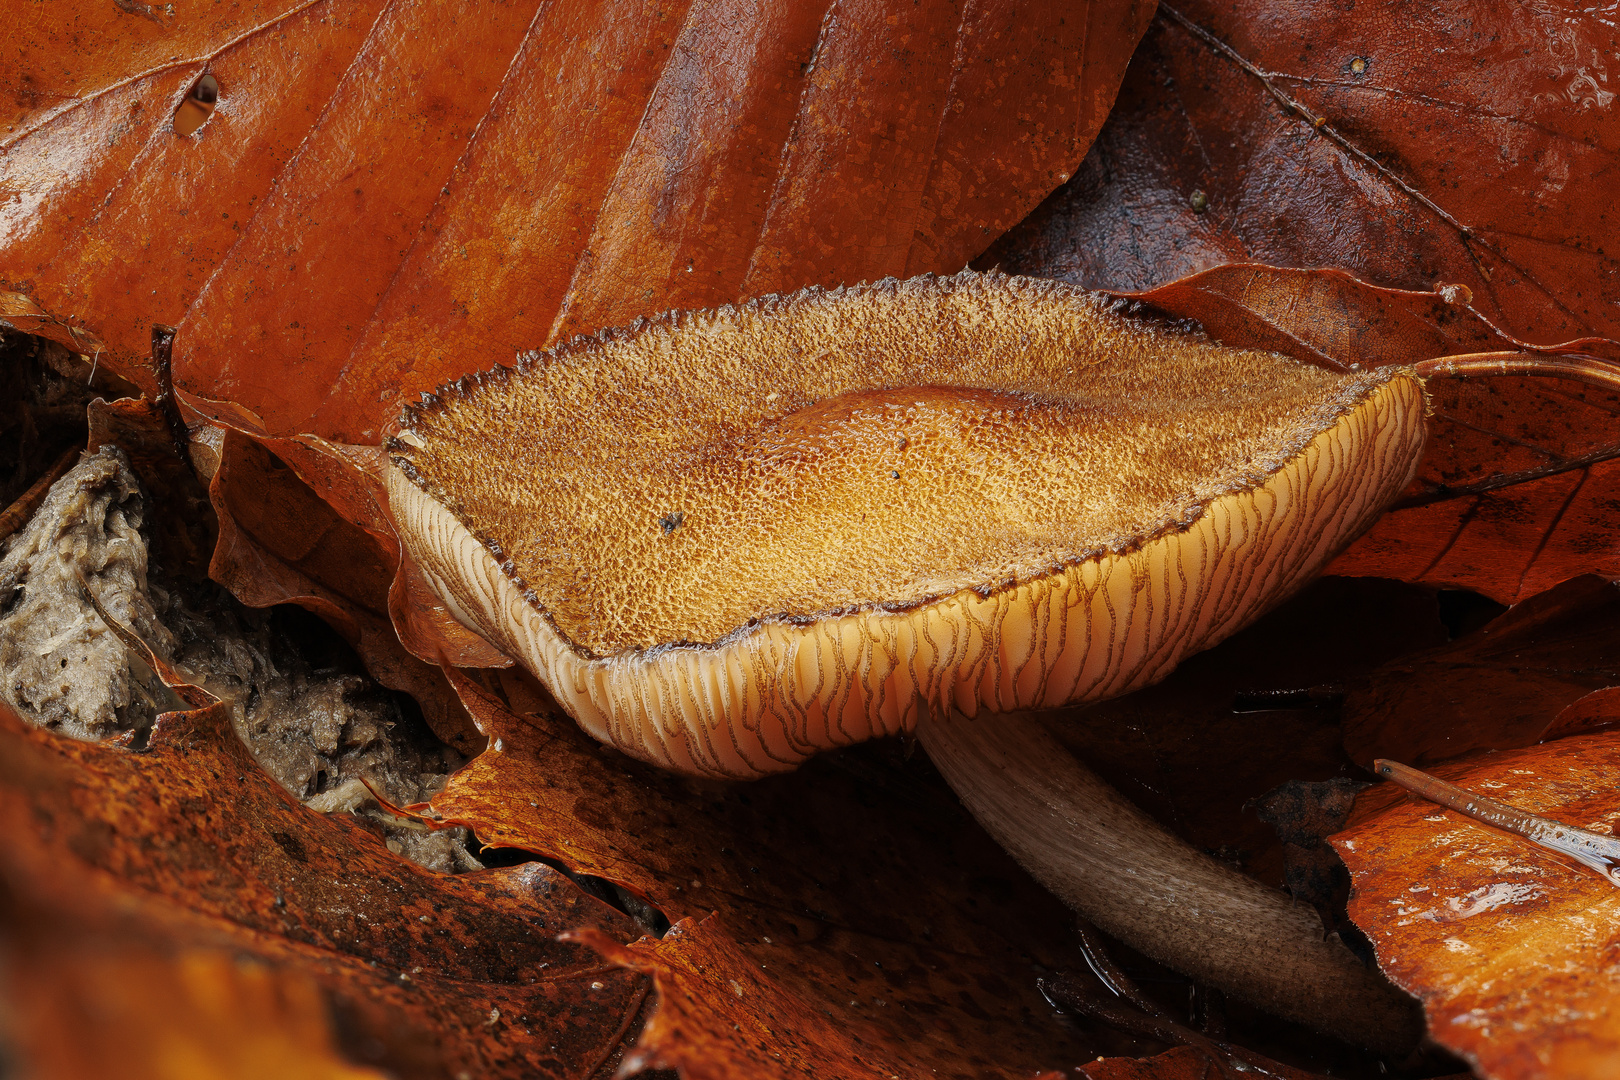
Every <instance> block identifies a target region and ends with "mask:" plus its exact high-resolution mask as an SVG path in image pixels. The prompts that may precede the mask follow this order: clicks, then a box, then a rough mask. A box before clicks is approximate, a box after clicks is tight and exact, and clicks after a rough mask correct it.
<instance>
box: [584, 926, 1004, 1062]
mask: <svg viewBox="0 0 1620 1080" xmlns="http://www.w3.org/2000/svg"><path fill="white" fill-rule="evenodd" d="M569 940H571V941H579V942H582V943H584V944H586V945H589V946H591V947H592V948H594V949H596V950H597V951H598V952H600V953H601V954H602V955H603V956H604V957H606V958H607V959H609V960H612V961H613V962H614V963H617V964H622V965H624V966H625V967H627V968H630V969H631V970H633V971H640V972H643V973H645V974H647V975H650V976H652V978H653V984H654V986H655V987H656V988H657V991H658V1001H659V1007H658V1011H657V1012H656V1013H654V1014H653V1017H652V1019H651V1020H650V1021H648V1023H647V1027H646V1029H645V1031H644V1032H643V1034H642V1037H641V1041H640V1042H639V1043H637V1045H636V1048H635V1049H634V1050H632V1051H631V1052H630V1053H628V1054H626V1055H625V1067H626V1068H627V1069H638V1068H655V1069H679V1070H680V1072H681V1076H682V1077H684V1078H686V1080H731V1078H739V1080H740V1078H743V1077H763V1076H804V1077H815V1078H819V1077H826V1076H870V1077H874V1078H876V1077H894V1076H900V1075H902V1074H903V1071H904V1070H907V1069H908V1065H907V1064H902V1063H901V1062H900V1061H899V1060H897V1059H896V1058H894V1057H892V1056H890V1055H891V1054H892V1052H893V1051H894V1050H895V1049H898V1047H895V1046H891V1045H889V1044H888V1040H886V1039H882V1038H879V1039H877V1040H872V1039H871V1038H870V1035H868V1034H867V1033H865V1032H863V1031H862V1030H861V1029H860V1027H852V1026H850V1025H849V1024H846V1023H841V1022H839V1021H838V1020H836V1019H835V1018H834V1017H833V1015H832V1013H831V1010H827V1009H819V1010H818V1009H816V1008H815V1007H814V999H808V1000H807V999H806V998H805V997H803V996H802V995H796V994H794V993H793V992H792V991H791V990H786V989H785V988H784V987H783V986H782V985H781V984H780V983H778V982H777V980H775V979H773V978H772V977H771V975H770V973H769V970H768V967H769V965H762V964H760V963H759V962H758V961H757V960H756V959H755V958H754V956H752V955H750V954H749V953H748V952H746V951H745V950H744V949H743V948H742V947H740V946H739V945H738V944H737V942H736V941H734V940H733V939H732V937H731V936H730V935H728V934H727V933H726V930H725V927H724V925H723V923H722V922H721V918H720V916H718V915H711V916H709V917H708V918H707V919H705V920H703V921H702V922H700V923H694V922H692V921H691V920H683V921H681V922H679V923H677V924H676V925H675V926H674V927H672V928H671V929H670V931H669V933H668V934H666V935H665V936H664V938H663V940H662V941H654V940H651V939H648V938H644V939H642V940H641V941H639V942H636V943H635V944H633V945H623V944H620V943H619V942H617V941H615V940H614V939H613V938H612V937H610V936H609V935H607V934H603V933H601V932H599V931H592V930H582V931H579V932H577V933H575V934H571V935H569ZM894 1004H895V1005H896V1006H899V1005H901V1002H899V1001H897V1002H895V1003H894ZM990 1064H991V1062H988V1061H985V1060H983V1059H979V1060H973V1059H972V1058H968V1059H966V1060H962V1061H959V1062H958V1063H957V1065H958V1072H960V1070H961V1068H962V1067H964V1066H965V1067H968V1068H971V1069H972V1070H973V1073H974V1075H983V1073H982V1072H981V1071H980V1070H983V1069H984V1068H985V1067H986V1066H988V1065H990ZM913 1067H914V1066H913Z"/></svg>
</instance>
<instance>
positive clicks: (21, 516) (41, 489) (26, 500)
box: [0, 446, 79, 541]
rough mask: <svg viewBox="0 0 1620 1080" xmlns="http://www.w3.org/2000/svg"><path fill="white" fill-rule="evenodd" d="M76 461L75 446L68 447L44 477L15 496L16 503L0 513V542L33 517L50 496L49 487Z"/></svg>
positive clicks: (77, 450)
mask: <svg viewBox="0 0 1620 1080" xmlns="http://www.w3.org/2000/svg"><path fill="white" fill-rule="evenodd" d="M78 459H79V448H78V447H76V446H70V447H68V448H67V449H66V450H64V451H63V452H62V456H61V457H59V458H57V459H56V460H55V461H54V462H52V464H51V467H50V468H49V469H46V470H45V475H44V476H41V477H40V478H39V479H38V480H35V481H34V483H33V486H32V487H30V488H29V489H28V490H27V491H25V492H23V493H22V494H21V495H19V496H17V499H16V501H15V502H13V503H12V504H11V505H10V506H8V507H6V509H5V512H4V513H0V541H3V540H5V539H6V538H7V537H9V536H10V535H11V534H12V533H14V532H16V531H17V530H18V529H20V528H22V527H23V525H25V524H26V523H27V521H28V519H29V518H31V517H33V516H34V511H35V510H38V509H39V504H40V503H42V502H44V501H45V496H46V495H48V494H50V490H51V485H52V484H54V483H56V482H57V481H58V480H60V479H62V477H63V476H65V475H67V471H68V470H69V469H71V468H73V463H74V462H75V461H77V460H78Z"/></svg>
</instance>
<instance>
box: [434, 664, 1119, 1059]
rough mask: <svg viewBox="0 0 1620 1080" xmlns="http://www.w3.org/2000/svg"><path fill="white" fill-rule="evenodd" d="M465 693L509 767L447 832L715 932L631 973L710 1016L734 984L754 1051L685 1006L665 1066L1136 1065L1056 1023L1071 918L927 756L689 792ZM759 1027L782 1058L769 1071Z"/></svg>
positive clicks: (470, 779)
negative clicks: (456, 828)
mask: <svg viewBox="0 0 1620 1080" xmlns="http://www.w3.org/2000/svg"><path fill="white" fill-rule="evenodd" d="M449 674H450V678H451V680H452V682H454V683H455V685H456V686H457V688H458V689H459V690H460V691H461V693H462V696H463V700H464V701H466V703H467V706H468V708H469V709H470V710H471V712H472V713H473V715H474V716H475V718H477V720H478V723H479V725H480V727H481V728H482V729H483V730H484V732H485V733H486V734H487V735H489V736H490V737H491V739H492V740H493V743H492V745H493V747H494V749H493V751H492V752H489V753H486V754H484V755H483V756H482V757H480V758H479V759H477V760H476V761H474V762H472V763H471V764H470V765H468V766H467V767H466V768H464V769H463V770H461V771H460V772H459V773H457V774H456V775H455V776H453V777H452V778H451V779H450V781H449V782H448V783H447V784H446V786H445V789H444V790H443V791H442V792H441V793H440V794H439V795H438V796H436V797H435V798H434V800H433V808H434V810H436V811H438V812H439V813H441V814H443V816H444V818H445V820H447V821H453V822H456V823H463V824H469V825H472V826H473V827H474V828H476V829H477V831H478V833H479V835H480V837H481V838H482V839H484V840H485V841H486V842H489V843H493V844H496V845H517V846H522V847H526V848H529V849H531V850H534V851H538V852H541V853H543V854H546V855H550V856H553V857H555V858H558V859H560V860H563V861H564V862H565V863H567V864H568V865H569V866H571V867H573V868H575V869H577V870H580V871H584V872H587V873H590V874H594V875H598V876H601V877H604V878H607V879H608V880H609V881H612V882H615V883H617V884H620V885H622V886H624V887H625V888H627V889H629V890H630V891H632V892H634V893H636V894H638V895H640V896H642V897H645V898H646V899H647V900H649V901H651V902H652V903H653V904H654V905H656V906H657V907H658V908H659V909H661V910H662V911H663V912H664V913H665V914H666V915H667V916H668V917H669V918H670V919H671V920H672V921H676V922H679V921H680V920H682V919H705V918H706V917H707V916H709V915H710V914H711V913H712V912H718V913H719V914H718V921H717V922H713V921H711V922H703V923H700V924H699V926H698V927H697V928H696V929H695V930H688V931H683V936H682V937H678V938H677V939H676V940H675V941H671V942H667V943H661V944H658V945H652V946H647V947H641V946H638V947H637V952H638V953H643V954H646V956H650V957H651V959H646V960H645V963H646V964H655V963H656V965H661V966H664V967H669V968H670V969H671V970H673V971H675V972H676V974H674V975H670V976H668V978H673V979H674V980H675V981H674V982H673V983H666V985H668V986H673V987H676V988H677V990H678V991H685V990H691V991H693V992H695V993H699V994H700V995H701V996H702V999H704V1000H708V1001H710V1002H711V1003H712V1002H715V1001H716V1000H719V1001H726V1000H727V997H728V995H731V996H732V997H731V1000H732V1001H733V1002H735V1000H736V999H735V996H734V991H733V990H732V989H730V986H729V980H730V979H732V978H736V979H738V980H739V982H740V983H741V984H742V985H743V986H744V997H745V999H746V1000H745V1002H744V1003H742V1004H736V1005H734V1006H733V1007H734V1008H736V1009H742V1010H743V1012H745V1013H746V1014H747V1017H748V1019H747V1024H746V1025H745V1030H743V1031H741V1032H738V1031H736V1030H733V1029H732V1028H731V1026H730V1024H729V1023H722V1024H718V1026H716V1024H715V1023H714V1022H713V1021H710V1020H701V1019H700V1018H695V1017H694V1016H693V1015H692V1014H691V1012H690V1010H691V1009H693V1008H694V1006H693V1005H692V1003H690V1002H686V1001H682V1000H679V999H678V997H679V995H678V993H674V994H672V995H670V996H664V997H663V998H661V1001H662V1002H663V1005H661V1008H662V1007H665V1006H667V1007H669V1008H671V1009H672V1010H674V1013H673V1015H672V1017H671V1019H670V1026H668V1027H660V1028H655V1029H654V1036H656V1038H654V1036H649V1037H650V1038H654V1045H653V1046H652V1048H650V1049H649V1048H645V1047H644V1048H643V1049H644V1050H645V1052H646V1054H647V1055H649V1056H650V1057H652V1058H656V1059H657V1060H669V1061H676V1062H678V1063H681V1064H683V1065H686V1066H691V1067H693V1068H696V1067H697V1066H696V1062H698V1061H699V1060H700V1059H704V1060H706V1058H705V1057H704V1056H705V1055H706V1054H708V1052H709V1050H713V1053H714V1055H716V1057H715V1063H714V1066H713V1067H714V1068H715V1069H717V1070H718V1069H722V1068H732V1067H736V1068H737V1069H739V1070H740V1071H738V1072H735V1073H719V1072H716V1073H705V1074H704V1075H739V1076H758V1075H792V1074H793V1073H792V1070H791V1069H789V1068H788V1067H787V1066H784V1067H783V1069H782V1070H777V1071H764V1072H761V1071H755V1070H753V1069H751V1068H744V1067H743V1066H744V1065H746V1064H747V1063H749V1062H755V1063H758V1062H769V1061H773V1060H775V1059H774V1058H772V1057H771V1056H770V1052H771V1051H772V1050H777V1051H780V1052H781V1053H782V1054H783V1055H784V1058H783V1060H784V1061H786V1062H788V1064H789V1065H792V1063H793V1062H794V1061H801V1059H799V1058H795V1057H794V1055H795V1054H799V1053H802V1054H805V1055H809V1056H807V1057H804V1058H803V1059H802V1061H801V1064H804V1067H807V1068H815V1067H817V1063H818V1062H821V1063H825V1061H826V1060H834V1061H838V1062H841V1063H842V1068H841V1069H829V1070H825V1071H822V1072H820V1073H819V1074H818V1075H845V1076H848V1075H868V1074H869V1073H868V1071H867V1070H868V1068H869V1067H871V1068H873V1069H876V1071H875V1073H872V1074H874V1075H882V1076H888V1075H890V1074H891V1073H899V1074H901V1075H929V1074H930V1072H929V1071H930V1070H937V1071H938V1072H939V1073H940V1074H941V1075H963V1074H968V1075H973V1076H983V1077H991V1076H1007V1077H1027V1076H1029V1075H1030V1074H1032V1073H1033V1072H1036V1071H1039V1070H1041V1069H1046V1068H1057V1067H1064V1066H1072V1065H1073V1064H1074V1063H1077V1062H1080V1061H1086V1060H1089V1059H1090V1058H1091V1057H1094V1056H1095V1055H1096V1054H1097V1053H1098V1052H1099V1050H1100V1049H1102V1048H1105V1047H1106V1048H1109V1049H1115V1048H1118V1047H1120V1046H1122V1045H1123V1046H1129V1045H1130V1043H1129V1041H1128V1040H1123V1039H1122V1037H1120V1036H1110V1035H1109V1034H1108V1033H1106V1032H1102V1033H1097V1032H1093V1031H1085V1030H1079V1029H1076V1028H1074V1027H1067V1026H1063V1025H1059V1024H1057V1023H1055V1022H1053V1021H1052V1020H1051V1013H1052V1009H1051V1007H1050V1006H1049V1005H1048V1004H1047V1003H1046V1002H1045V1001H1044V1000H1043V999H1042V997H1041V995H1040V993H1039V991H1038V989H1037V987H1036V985H1035V983H1036V978H1037V976H1038V975H1040V974H1042V973H1043V972H1052V971H1056V970H1063V969H1072V970H1076V971H1084V970H1085V961H1084V959H1083V957H1082V956H1081V955H1080V954H1079V952H1078V950H1077V949H1076V947H1075V943H1074V935H1073V931H1072V925H1071V920H1072V916H1071V915H1070V913H1069V912H1068V911H1067V910H1066V909H1065V908H1063V907H1062V905H1061V904H1059V903H1058V902H1057V901H1056V900H1055V899H1053V898H1052V897H1051V896H1050V895H1049V894H1047V893H1046V892H1045V891H1044V890H1042V889H1041V888H1040V887H1039V886H1037V885H1036V884H1035V883H1034V882H1033V881H1031V880H1030V879H1029V878H1028V877H1027V875H1025V874H1024V873H1023V872H1022V871H1021V870H1019V869H1018V867H1017V866H1016V865H1015V864H1014V863H1013V862H1012V860H1011V858H1010V857H1009V856H1007V855H1006V853H1004V852H1003V851H1001V850H1000V848H998V847H997V846H996V845H995V843H994V842H993V841H992V840H990V838H989V837H988V836H986V835H985V834H984V833H983V832H982V831H981V830H980V829H979V828H978V826H977V825H976V824H975V823H974V822H973V820H972V819H971V818H970V817H968V816H967V813H966V811H964V810H963V809H962V807H961V805H960V803H959V802H958V801H957V799H956V796H955V795H954V794H952V792H951V791H950V789H949V788H947V787H945V785H944V784H943V782H942V781H941V780H940V779H939V777H938V776H937V774H935V773H934V771H933V769H932V768H931V767H930V766H929V765H928V763H927V761H926V759H925V758H924V757H923V756H922V755H920V754H919V755H916V756H915V757H906V756H904V755H902V754H901V753H900V751H899V748H898V747H897V746H896V745H894V744H893V743H892V742H884V743H878V744H871V745H868V746H864V747H859V748H855V749H852V750H849V751H845V752H842V753H839V754H835V755H825V756H823V757H820V758H817V759H815V760H812V761H811V762H809V763H808V764H807V765H805V766H804V767H803V768H802V769H800V770H799V771H798V772H795V773H792V774H788V775H785V776H779V777H772V778H769V779H766V780H762V781H759V782H756V783H751V784H747V785H724V784H718V783H713V782H699V781H692V780H687V779H683V778H680V777H675V776H671V775H667V774H663V773H659V772H657V771H656V770H654V769H652V768H650V767H648V766H645V765H642V764H641V763H639V762H635V761H632V760H630V759H628V758H625V757H623V756H621V755H619V754H618V753H616V752H614V751H612V750H610V749H608V748H606V747H603V746H600V745H598V744H596V743H593V742H592V741H591V740H590V739H589V738H587V737H586V736H585V735H583V734H582V733H581V732H580V731H579V730H578V729H577V728H576V727H575V725H574V723H573V722H572V721H571V720H570V719H568V718H567V717H566V716H564V715H562V714H561V713H560V711H558V710H557V707H556V706H555V705H554V704H551V703H550V699H549V697H548V696H546V695H544V693H543V691H539V690H537V689H535V688H534V687H533V684H532V683H530V682H528V681H527V677H526V676H519V675H517V674H515V673H514V672H512V671H503V672H499V673H495V674H494V675H492V676H491V677H492V678H494V679H495V680H496V681H497V683H498V684H499V686H500V687H501V688H502V691H503V692H502V693H501V694H500V695H497V694H495V693H494V692H492V691H490V690H489V689H487V688H484V687H481V686H479V685H478V684H476V683H474V682H472V681H471V680H470V679H469V678H468V677H467V676H466V675H464V674H461V673H458V672H454V671H452V672H450V673H449ZM503 698H505V699H508V700H510V701H511V703H512V705H513V706H514V707H515V708H517V709H521V710H522V713H521V715H519V714H517V713H515V712H514V711H513V708H509V707H508V706H507V704H506V701H503V700H502V699H503ZM616 955H617V954H616ZM636 962H637V963H642V960H637V961H636ZM649 970H650V968H649ZM710 971H712V972H713V973H712V974H709V973H706V972H710ZM721 972H724V973H725V974H724V975H723V976H722V974H720V973H721ZM660 977H661V978H665V975H663V974H661V975H660ZM694 980H696V981H694ZM750 988H751V989H750ZM750 994H752V995H754V996H753V997H749V995H750ZM767 1002H769V1003H773V1004H770V1005H769V1006H768V1007H767V1005H766V1004H765V1003H767ZM660 1015H661V1014H660ZM773 1016H774V1017H775V1019H774V1020H773V1019H772V1017H773ZM733 1020H734V1022H738V1023H741V1022H742V1020H741V1019H738V1018H737V1017H733ZM761 1024H767V1025H769V1026H771V1027H772V1028H775V1029H778V1035H779V1036H780V1037H781V1039H782V1043H781V1045H773V1046H766V1047H765V1048H764V1049H763V1050H761V1048H760V1046H759V1041H760V1038H761V1036H760V1033H759V1031H760V1025H761ZM828 1028H831V1029H836V1030H837V1031H838V1032H839V1033H840V1034H839V1035H838V1037H837V1040H836V1041H828V1040H827V1039H826V1038H824V1034H825V1032H826V1030H827V1029H828ZM789 1033H791V1038H789ZM678 1035H682V1036H684V1035H691V1036H692V1037H693V1038H694V1039H697V1040H699V1041H698V1042H696V1043H695V1044H694V1045H693V1046H690V1047H686V1048H684V1049H683V1048H681V1047H680V1046H678V1045H676V1042H675V1040H676V1039H677V1037H678ZM717 1040H718V1042H717ZM721 1044H723V1045H721ZM819 1044H825V1045H819ZM813 1045H815V1046H818V1048H817V1049H815V1050H814V1051H812V1050H811V1049H809V1048H810V1047H811V1046H813ZM846 1051H848V1052H849V1053H851V1054H853V1055H854V1056H853V1057H850V1056H841V1055H844V1054H845V1052H846ZM761 1054H763V1055H764V1056H763V1057H761V1056H760V1055H761ZM817 1055H827V1056H826V1057H821V1056H817ZM877 1066H881V1068H877ZM793 1067H794V1068H797V1067H798V1066H797V1065H794V1066H793Z"/></svg>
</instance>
